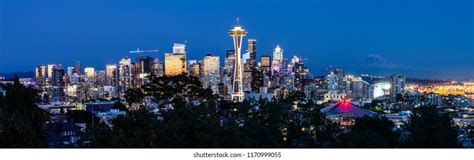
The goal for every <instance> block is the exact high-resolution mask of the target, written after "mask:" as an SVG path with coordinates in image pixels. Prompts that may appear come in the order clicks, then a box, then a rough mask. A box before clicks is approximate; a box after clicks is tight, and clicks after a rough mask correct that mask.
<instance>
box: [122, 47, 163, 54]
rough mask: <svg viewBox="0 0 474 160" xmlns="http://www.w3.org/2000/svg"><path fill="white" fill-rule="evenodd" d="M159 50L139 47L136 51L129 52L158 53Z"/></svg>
mask: <svg viewBox="0 0 474 160" xmlns="http://www.w3.org/2000/svg"><path fill="white" fill-rule="evenodd" d="M157 52H158V50H157V49H153V50H140V49H139V48H137V50H135V51H130V52H129V53H157Z"/></svg>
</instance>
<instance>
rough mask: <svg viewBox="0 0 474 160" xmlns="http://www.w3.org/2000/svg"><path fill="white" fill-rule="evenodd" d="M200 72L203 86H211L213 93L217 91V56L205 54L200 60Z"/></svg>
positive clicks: (218, 69)
mask: <svg viewBox="0 0 474 160" xmlns="http://www.w3.org/2000/svg"><path fill="white" fill-rule="evenodd" d="M202 72H203V79H204V87H206V88H211V89H212V91H213V92H214V93H216V94H217V93H218V92H219V89H218V84H219V82H220V80H219V77H220V60H219V56H212V55H211V54H207V55H206V56H205V57H204V59H203V61H202Z"/></svg>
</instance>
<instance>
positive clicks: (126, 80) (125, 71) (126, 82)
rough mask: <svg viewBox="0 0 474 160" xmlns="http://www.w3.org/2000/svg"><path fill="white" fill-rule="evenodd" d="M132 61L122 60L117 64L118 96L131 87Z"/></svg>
mask: <svg viewBox="0 0 474 160" xmlns="http://www.w3.org/2000/svg"><path fill="white" fill-rule="evenodd" d="M132 69H133V67H132V60H131V59H130V58H122V59H121V60H120V62H119V69H118V70H119V87H118V91H119V94H120V96H123V95H124V93H125V91H126V90H128V89H129V88H130V87H131V86H132V79H133V78H132Z"/></svg>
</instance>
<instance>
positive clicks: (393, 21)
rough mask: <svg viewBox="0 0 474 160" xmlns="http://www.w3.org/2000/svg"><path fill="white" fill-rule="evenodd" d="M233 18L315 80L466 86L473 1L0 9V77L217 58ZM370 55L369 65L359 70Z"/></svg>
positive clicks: (80, 4) (144, 0) (219, 1)
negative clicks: (183, 55)
mask: <svg viewBox="0 0 474 160" xmlns="http://www.w3.org/2000/svg"><path fill="white" fill-rule="evenodd" d="M236 17H239V18H240V24H241V25H242V27H244V28H245V29H247V31H248V32H249V33H248V35H247V37H246V39H247V38H255V39H257V52H258V57H260V56H261V55H264V54H265V55H268V54H272V50H273V48H274V47H275V46H276V45H277V44H279V45H280V46H281V47H282V48H283V49H284V50H285V52H284V55H285V57H290V56H291V55H299V56H302V57H303V58H306V59H307V60H306V65H307V66H308V68H309V69H310V71H311V72H312V73H313V74H315V75H320V74H324V73H325V69H326V68H327V67H328V66H330V65H333V66H339V67H344V69H346V70H347V71H349V72H353V73H365V72H367V73H370V72H371V69H370V67H373V66H376V67H378V68H379V69H380V68H382V70H383V69H384V67H385V68H388V69H387V71H390V70H393V72H400V73H403V74H406V75H408V76H411V77H433V78H466V77H474V4H473V1H472V0H304V1H303V0H229V1H228V0H0V18H1V20H0V31H1V32H0V72H13V71H33V70H34V67H35V66H36V65H38V64H48V63H60V64H63V65H65V66H69V65H71V66H72V65H73V64H74V62H75V61H77V60H79V61H81V63H82V64H83V65H84V66H94V67H97V68H99V69H101V68H104V66H105V64H109V63H117V62H118V60H119V59H120V58H122V57H125V56H130V57H134V55H130V54H129V53H128V51H129V50H134V49H136V48H141V49H159V50H160V53H159V54H157V55H155V56H158V57H163V52H171V47H172V44H173V42H184V41H187V45H188V47H187V50H188V59H201V58H202V57H203V56H204V55H205V54H206V53H208V52H211V53H213V54H215V55H220V56H224V53H225V50H226V49H231V48H232V39H231V38H230V37H229V36H228V35H227V31H228V30H229V29H231V28H232V27H233V25H234V24H235V19H236ZM246 39H245V40H246ZM246 48H247V45H246V43H245V45H244V46H243V50H245V49H246ZM369 55H376V57H378V58H377V60H376V62H374V65H370V66H365V63H372V62H373V61H374V60H371V59H370V58H369V60H367V58H366V57H368V56H369ZM371 57H374V56H371ZM221 58H222V57H221ZM380 59H382V60H380Z"/></svg>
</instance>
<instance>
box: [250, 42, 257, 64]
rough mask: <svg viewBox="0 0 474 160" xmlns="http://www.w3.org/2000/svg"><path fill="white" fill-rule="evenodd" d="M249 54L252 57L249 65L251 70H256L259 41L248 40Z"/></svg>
mask: <svg viewBox="0 0 474 160" xmlns="http://www.w3.org/2000/svg"><path fill="white" fill-rule="evenodd" d="M248 53H249V54H250V57H249V59H248V63H249V66H250V68H252V69H254V68H255V67H256V66H257V40H256V39H249V40H248Z"/></svg>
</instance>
